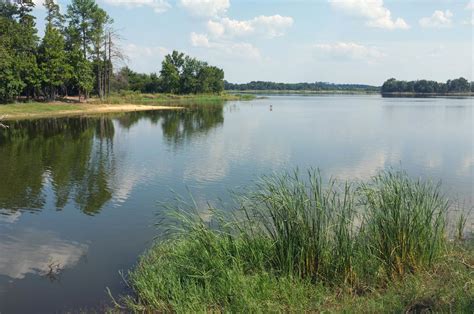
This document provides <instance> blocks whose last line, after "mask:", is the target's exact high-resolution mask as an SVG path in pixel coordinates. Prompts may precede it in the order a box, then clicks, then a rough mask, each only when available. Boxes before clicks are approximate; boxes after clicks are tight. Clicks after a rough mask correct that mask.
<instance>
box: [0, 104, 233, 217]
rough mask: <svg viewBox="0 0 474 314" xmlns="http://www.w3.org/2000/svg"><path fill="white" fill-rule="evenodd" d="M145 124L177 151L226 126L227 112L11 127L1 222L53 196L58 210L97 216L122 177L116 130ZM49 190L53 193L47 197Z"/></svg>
mask: <svg viewBox="0 0 474 314" xmlns="http://www.w3.org/2000/svg"><path fill="white" fill-rule="evenodd" d="M143 119H144V120H147V121H149V122H151V123H152V124H153V125H157V124H160V125H161V129H162V132H163V135H164V138H165V140H166V143H167V144H168V145H170V147H173V148H178V147H180V146H181V145H183V144H184V143H185V142H186V141H187V140H189V139H190V138H192V137H194V136H199V135H201V134H205V133H207V132H208V131H209V130H211V129H213V128H215V127H217V126H219V125H222V123H223V121H224V116H223V106H217V105H216V106H211V107H209V108H201V109H196V110H180V111H154V112H135V113H130V114H121V115H116V116H112V117H111V116H102V117H92V118H85V117H79V118H60V119H42V120H34V121H20V122H15V123H11V124H10V129H9V130H6V131H2V132H0V156H1V163H0V178H2V180H0V209H2V208H3V209H5V210H4V211H3V216H5V215H10V216H12V215H17V214H16V212H17V211H18V210H27V211H36V210H40V209H42V208H44V207H45V204H46V201H47V198H48V197H50V194H53V198H54V206H55V207H56V209H57V210H62V209H64V208H65V207H66V206H67V204H69V203H73V205H74V207H76V208H78V209H79V210H80V211H82V212H83V213H85V214H87V215H95V214H97V213H99V212H100V210H101V208H102V207H103V206H104V204H106V203H107V202H108V201H110V200H111V199H112V198H113V195H114V192H115V191H114V188H113V187H114V183H116V181H117V180H116V178H117V174H118V173H121V170H120V171H119V169H117V156H116V154H115V151H114V150H115V149H114V134H115V132H116V128H120V129H121V130H122V131H123V130H125V131H128V130H130V129H131V128H132V127H133V126H134V125H135V124H137V123H138V122H139V121H140V120H143ZM131 175H132V177H133V173H132V174H131ZM122 181H123V180H122ZM128 181H130V180H128ZM49 186H50V187H51V189H52V190H53V193H47V192H45V190H46V189H47V188H48V187H49ZM117 193H119V194H120V193H121V194H124V193H125V192H123V191H122V192H121V191H117ZM118 198H123V195H122V196H120V195H118Z"/></svg>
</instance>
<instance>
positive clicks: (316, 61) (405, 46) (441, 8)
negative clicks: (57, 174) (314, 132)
mask: <svg viewBox="0 0 474 314" xmlns="http://www.w3.org/2000/svg"><path fill="white" fill-rule="evenodd" d="M40 1H41V0H37V3H38V4H39V3H40ZM97 2H98V3H99V5H100V6H101V7H102V8H104V9H105V10H106V11H107V12H108V13H109V15H110V16H111V17H112V18H113V19H114V21H115V23H114V26H115V28H116V29H117V30H119V32H120V34H121V36H122V37H123V40H122V41H121V43H120V44H121V46H122V48H123V50H124V51H125V52H126V54H127V55H128V57H129V61H128V62H127V65H128V66H129V67H131V68H132V69H134V70H136V71H139V72H146V73H150V72H158V71H159V70H160V67H161V66H160V64H161V61H162V59H163V56H164V55H165V54H166V53H169V52H170V51H172V50H173V49H177V50H180V51H183V52H185V53H187V54H189V55H192V56H194V57H197V58H199V59H202V60H206V61H208V62H209V63H210V64H213V65H217V66H219V67H222V68H223V69H224V70H225V74H226V79H227V80H228V81H231V82H248V81H252V80H270V81H279V82H303V81H307V82H314V81H327V82H335V83H367V84H376V85H380V84H382V82H383V81H384V80H385V79H387V78H390V77H396V78H398V79H406V80H413V79H421V78H427V79H433V80H438V81H446V80H447V79H450V78H455V77H460V76H464V77H466V78H468V79H470V80H473V69H474V65H473V55H474V54H473V50H474V37H473V30H474V26H473V25H474V24H473V23H474V19H473V12H474V11H473V7H474V2H473V1H472V0H397V1H395V0H391V1H390V0H385V1H384V0H271V1H270V0H258V1H257V0H253V1H249V0H176V1H173V0H97ZM59 3H60V5H61V7H62V8H63V9H65V8H66V6H67V4H68V3H69V1H68V0H59ZM36 14H37V16H38V27H39V28H40V29H42V28H43V27H44V22H43V18H44V10H43V9H41V8H40V5H38V8H37V9H36Z"/></svg>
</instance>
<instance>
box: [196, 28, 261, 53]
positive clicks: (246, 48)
mask: <svg viewBox="0 0 474 314" xmlns="http://www.w3.org/2000/svg"><path fill="white" fill-rule="evenodd" d="M190 40H191V45H193V47H198V48H209V49H213V50H215V51H218V52H220V53H223V54H225V55H226V56H233V57H238V58H244V59H259V58H260V50H258V48H256V47H254V46H253V45H252V44H250V43H246V42H232V41H210V40H209V38H208V36H207V35H206V34H197V33H194V32H192V33H191V37H190Z"/></svg>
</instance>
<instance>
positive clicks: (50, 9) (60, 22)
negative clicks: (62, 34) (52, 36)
mask: <svg viewBox="0 0 474 314" xmlns="http://www.w3.org/2000/svg"><path fill="white" fill-rule="evenodd" d="M44 6H45V8H46V22H47V24H51V25H52V26H53V27H54V28H56V29H58V30H61V31H62V29H63V28H64V16H63V15H62V14H61V12H60V11H59V5H58V4H57V3H56V2H55V0H45V2H44Z"/></svg>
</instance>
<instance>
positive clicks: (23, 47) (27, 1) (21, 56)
mask: <svg viewBox="0 0 474 314" xmlns="http://www.w3.org/2000/svg"><path fill="white" fill-rule="evenodd" d="M17 3H18V23H19V36H18V39H19V40H18V42H17V46H16V47H15V52H16V58H15V59H16V60H15V65H16V69H15V70H16V71H18V73H19V75H20V78H21V80H22V81H23V83H24V84H25V89H24V91H23V94H24V95H26V96H27V97H28V98H30V97H31V96H34V95H35V91H36V90H37V88H39V87H40V84H41V78H40V71H39V68H38V64H37V60H36V54H37V50H38V40H39V39H38V35H37V33H38V30H37V29H36V23H35V19H36V18H35V17H34V16H33V15H32V14H31V11H32V10H33V8H34V7H35V3H34V2H33V0H19V1H18V2H17Z"/></svg>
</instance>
